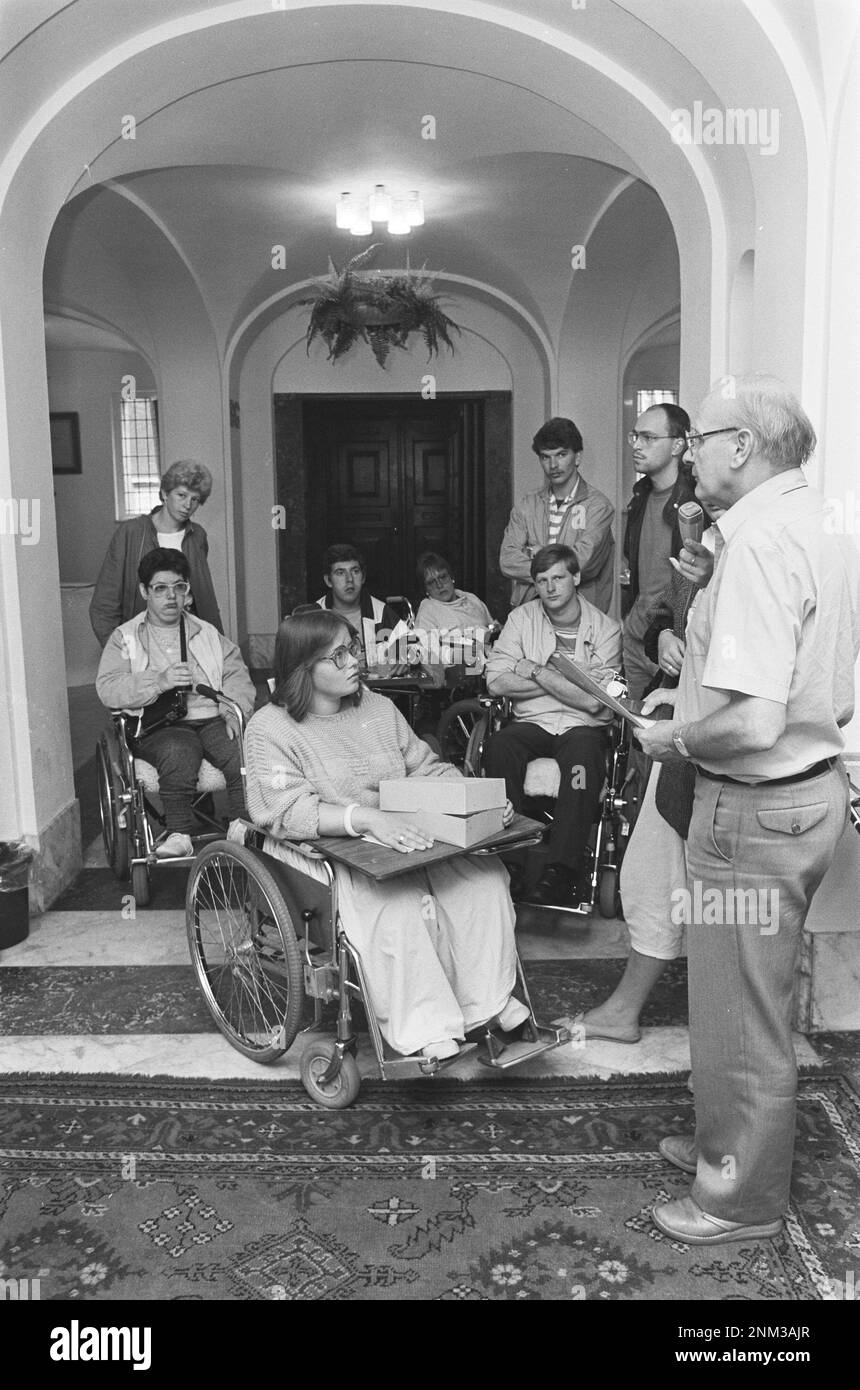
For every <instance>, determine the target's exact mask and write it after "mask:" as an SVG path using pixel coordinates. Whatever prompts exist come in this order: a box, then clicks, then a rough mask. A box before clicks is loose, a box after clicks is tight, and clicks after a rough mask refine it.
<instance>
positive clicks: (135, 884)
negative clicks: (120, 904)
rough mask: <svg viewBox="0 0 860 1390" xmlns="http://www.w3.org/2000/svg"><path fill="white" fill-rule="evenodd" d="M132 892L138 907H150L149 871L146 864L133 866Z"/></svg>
mask: <svg viewBox="0 0 860 1390" xmlns="http://www.w3.org/2000/svg"><path fill="white" fill-rule="evenodd" d="M131 891H132V894H133V895H134V901H135V903H136V904H137V906H138V907H148V906H149V899H150V897H151V893H150V887H149V869H148V867H147V866H146V864H132V866H131Z"/></svg>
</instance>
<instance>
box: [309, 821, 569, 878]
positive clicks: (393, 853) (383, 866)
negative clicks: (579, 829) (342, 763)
mask: <svg viewBox="0 0 860 1390" xmlns="http://www.w3.org/2000/svg"><path fill="white" fill-rule="evenodd" d="M544 828H545V827H544V826H543V825H542V824H541V823H540V821H536V820H531V819H530V818H529V817H528V816H517V815H515V816H514V818H513V820H512V821H511V823H510V825H509V826H508V828H507V830H500V831H499V832H498V834H496V835H491V836H490V837H489V839H487V840H481V841H480V842H479V843H478V844H477V845H471V846H470V848H469V849H461V848H460V847H459V845H443V844H442V843H441V842H439V841H437V843H436V844H435V845H434V846H433V848H432V849H414V850H412V851H411V852H410V853H409V854H401V852H400V850H397V849H389V848H388V846H387V845H374V844H370V843H368V841H367V840H351V839H345V838H344V837H343V836H342V835H326V836H323V837H321V838H320V839H318V840H311V841H309V842H308V843H309V845H310V846H311V847H312V848H313V849H316V850H319V851H320V853H321V854H324V855H325V856H326V858H327V859H333V860H334V862H335V863H336V864H345V865H346V866H347V868H349V869H357V870H358V871H359V873H362V874H367V876H368V877H369V878H372V879H375V880H376V882H377V883H384V882H385V880H386V879H389V878H397V877H398V876H399V875H400V874H410V873H412V872H414V870H415V869H428V868H429V867H430V865H431V864H442V863H444V861H445V860H446V859H456V858H457V856H458V855H461V854H475V853H477V852H478V851H479V850H483V849H486V848H487V847H488V846H490V845H492V846H493V847H498V848H499V849H500V850H501V849H516V848H517V846H518V845H519V844H521V843H523V842H524V843H526V844H529V843H534V840H535V838H536V837H537V836H539V835H541V834H542V833H543V830H544Z"/></svg>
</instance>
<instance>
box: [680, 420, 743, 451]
mask: <svg viewBox="0 0 860 1390" xmlns="http://www.w3.org/2000/svg"><path fill="white" fill-rule="evenodd" d="M740 429H743V425H724V426H723V428H722V429H720V430H692V431H691V432H690V433H688V435H687V448H688V449H689V450H690V453H691V454H693V453H695V451H696V450H697V449H698V447H699V445H700V444H701V443H702V442H703V441H704V440H705V439H708V438H709V437H710V436H711V435H712V434H734V433H735V430H740Z"/></svg>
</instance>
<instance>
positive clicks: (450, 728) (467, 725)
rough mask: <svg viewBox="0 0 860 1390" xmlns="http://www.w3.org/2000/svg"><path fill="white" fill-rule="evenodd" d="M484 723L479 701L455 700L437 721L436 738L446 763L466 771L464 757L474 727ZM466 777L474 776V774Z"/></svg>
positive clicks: (482, 710) (484, 719)
mask: <svg viewBox="0 0 860 1390" xmlns="http://www.w3.org/2000/svg"><path fill="white" fill-rule="evenodd" d="M482 722H484V723H485V722H486V718H485V710H484V708H483V706H482V705H481V703H480V701H479V700H457V701H456V702H455V703H454V704H453V705H449V707H448V709H446V710H445V713H444V714H443V715H442V718H441V719H440V720H439V728H438V730H437V734H436V737H437V738H438V740H439V745H440V747H441V749H442V758H443V761H445V762H446V763H453V764H454V766H455V767H462V768H463V770H464V771H466V767H465V764H466V755H467V753H468V751H469V744H470V740H471V738H472V735H473V733H474V732H475V729H476V727H477V726H478V725H479V724H481V723H482ZM467 775H472V776H476V775H477V774H476V773H474V772H471V770H470V772H469V773H468V774H467Z"/></svg>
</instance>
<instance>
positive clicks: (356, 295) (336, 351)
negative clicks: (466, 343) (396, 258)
mask: <svg viewBox="0 0 860 1390" xmlns="http://www.w3.org/2000/svg"><path fill="white" fill-rule="evenodd" d="M380 244H381V243H377V244H376V245H374V246H368V247H367V249H366V250H365V251H360V252H359V253H358V255H356V256H353V257H352V258H351V259H350V260H348V261H347V262H346V265H345V266H344V267H343V269H342V270H338V268H337V266H336V265H335V263H334V261H333V260H332V259H331V256H329V261H328V265H329V273H328V275H327V276H325V277H324V278H323V279H321V280H318V281H317V285H318V290H317V293H316V295H315V296H314V298H313V299H302V300H300V301H299V303H300V304H303V305H310V306H311V316H310V322H309V323H308V331H307V350H308V352H310V348H311V343H312V342H313V341H314V339H315V338H316V337H320V338H322V340H323V342H324V343H325V344H326V346H327V348H328V360H329V361H330V362H336V361H337V359H338V358H339V357H342V356H343V355H344V353H345V352H349V349H350V348H351V347H353V345H354V344H355V343H357V342H358V341H359V339H363V340H364V342H366V343H368V344H369V346H370V349H371V351H372V352H373V355H374V357H375V358H376V360H377V362H378V363H379V365H380V367H384V366H385V363H386V361H387V360H388V355H389V353H390V351H391V349H392V348H405V347H406V345H407V341H408V339H409V335H410V334H411V333H420V334H421V336H422V338H423V339H424V343H425V346H426V348H427V355H428V360H429V359H430V357H432V356H433V355H434V354H436V353H438V351H439V344H440V342H441V343H444V344H445V346H446V347H448V348H450V350H451V351H452V352H453V351H454V344H453V343H452V342H451V336H450V335H451V333H452V332H456V333H459V332H460V328H459V326H458V325H457V324H456V323H455V322H454V320H453V319H450V318H449V317H448V315H447V314H445V313H443V312H442V310H441V309H440V307H439V297H438V295H436V294H435V293H434V291H433V277H432V276H431V275H430V274H429V273H428V272H427V271H426V270H425V268H424V267H423V266H422V267H421V269H420V270H410V268H409V261H408V256H407V264H406V270H405V271H403V272H401V273H397V274H389V275H383V274H382V273H380V272H376V273H371V274H369V275H368V274H362V273H361V272H362V270H363V269H364V267H365V266H366V265H367V264H368V263H369V261H370V260H371V259H372V257H373V256H374V255H375V253H376V252H377V251H378V250H379V246H380Z"/></svg>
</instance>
